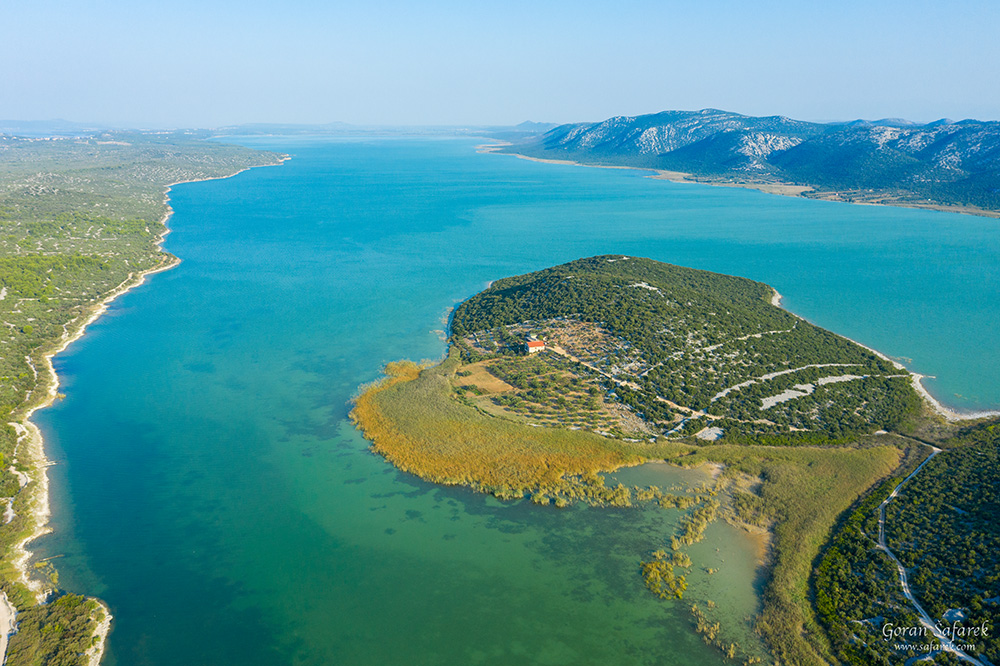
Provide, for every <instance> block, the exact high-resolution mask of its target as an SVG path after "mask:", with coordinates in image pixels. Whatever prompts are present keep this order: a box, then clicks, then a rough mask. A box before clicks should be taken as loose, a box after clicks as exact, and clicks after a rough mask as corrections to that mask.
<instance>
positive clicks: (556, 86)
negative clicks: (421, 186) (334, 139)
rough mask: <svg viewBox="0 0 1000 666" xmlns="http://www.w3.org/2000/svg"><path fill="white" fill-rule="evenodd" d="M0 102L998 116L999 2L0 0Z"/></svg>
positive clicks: (213, 114) (331, 111)
mask: <svg viewBox="0 0 1000 666" xmlns="http://www.w3.org/2000/svg"><path fill="white" fill-rule="evenodd" d="M0 20H2V21H3V23H4V25H5V27H7V34H6V35H5V39H4V40H3V42H2V43H0V57H2V59H3V62H4V63H5V67H4V68H3V70H2V71H0V89H2V90H3V91H4V95H3V96H2V98H0V118H2V119H8V120H18V121H33V120H44V121H49V120H53V119H66V120H69V121H73V122H80V123H92V124H98V125H106V126H116V127H143V128H151V129H161V128H194V127H202V128H212V127H222V126H231V125H240V124H249V123H273V124H286V123H287V124H325V123H331V122H344V123H349V124H353V125H361V126H456V125H458V126H461V125H467V126H483V125H514V124H517V123H520V122H522V121H525V120H533V121H536V122H553V123H566V122H582V121H598V120H603V119H605V118H608V117H610V116H616V115H632V116H634V115H641V114H645V113H653V112H658V111H663V110H673V109H686V110H697V109H702V108H718V109H724V110H727V111H733V112H736V113H741V114H745V115H753V116H765V115H783V116H789V117H792V118H796V119H800V120H812V121H816V122H829V121H830V120H834V119H835V120H855V119H859V118H864V119H867V120H877V119H882V118H904V119H907V120H911V121H914V122H930V121H933V120H937V119H940V118H951V119H953V120H962V119H968V118H974V119H978V120H997V119H1000V42H998V40H996V39H995V36H994V34H993V33H994V26H996V25H998V24H1000V6H997V5H996V4H995V3H991V2H987V1H985V0H959V1H958V2H954V3H950V4H949V5H948V6H941V5H940V3H934V2H930V1H928V0H922V1H921V0H915V1H910V2H902V1H901V0H886V1H885V2H881V3H878V5H877V6H874V7H872V6H868V5H867V4H865V3H861V2H855V1H853V0H848V1H847V2H844V3H839V4H838V5H836V6H822V7H816V6H802V4H801V3H796V2H794V1H793V0H776V1H774V2H770V3H768V4H767V5H766V6H758V5H756V4H747V3H740V2H736V1H735V0H708V1H706V2H704V3H698V4H696V5H695V4H691V3H680V2H669V1H668V2H652V1H651V0H625V1H624V2H618V3H615V4H611V3H609V2H604V1H600V0H598V1H591V2H586V1H581V2H574V3H569V2H565V1H563V0H559V1H556V2H552V3H547V4H545V5H544V6H538V5H535V4H531V3H527V2H523V1H522V0H515V1H512V2H505V3H503V4H500V3H486V4H477V5H474V6H469V5H466V4H459V3H457V2H453V1H451V0H448V1H436V2H430V3H427V4H424V5H420V6H411V5H409V4H407V3H404V2H393V1H382V2H376V3H374V4H367V5H365V7H363V8H362V7H360V6H351V5H343V6H341V5H338V4H335V3H321V2H318V1H314V0H296V1H294V2H292V3H290V4H289V3H286V4H283V5H282V6H281V7H277V6H274V5H272V4H270V3H265V2H260V1H257V0H249V1H248V2H243V3H239V4H237V3H232V2H210V3H205V2H194V1H193V0H178V2H175V3H172V4H171V5H169V8H166V7H161V6H159V5H155V4H153V3H149V2H138V3H125V2H121V1H120V0H99V1H98V2H96V3H91V4H89V5H87V6H77V7H65V6H58V7H57V6H56V5H54V4H50V5H44V4H39V3H32V2H27V1H25V0H12V1H9V2H7V3H4V4H3V6H2V7H0Z"/></svg>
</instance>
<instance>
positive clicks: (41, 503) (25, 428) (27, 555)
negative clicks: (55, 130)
mask: <svg viewBox="0 0 1000 666" xmlns="http://www.w3.org/2000/svg"><path fill="white" fill-rule="evenodd" d="M288 159H291V158H290V156H288V155H282V156H281V157H280V158H279V159H278V161H277V162H276V163H273V164H260V165H255V166H252V167H246V168H244V169H240V170H238V171H235V172H233V173H231V174H227V175H225V176H214V177H210V178H192V179H189V180H181V181H177V182H174V183H170V184H169V185H167V186H166V189H165V191H164V195H163V202H164V205H166V207H167V210H166V212H165V213H164V214H163V218H162V219H161V220H160V222H161V224H162V225H163V231H162V232H161V233H160V234H159V235H158V236H157V237H156V239H155V240H154V242H153V244H154V245H155V246H156V247H157V250H158V252H159V253H161V262H160V264H159V265H157V266H154V267H153V268H150V269H149V270H146V271H140V272H139V273H130V274H129V276H128V277H127V278H126V279H125V280H124V281H123V282H122V283H121V284H119V285H118V286H117V287H115V288H114V289H113V290H111V292H109V293H108V294H107V295H105V296H104V297H103V298H102V299H101V300H100V301H99V302H97V303H95V304H92V305H90V306H88V307H87V308H86V309H85V310H84V312H83V313H82V314H80V315H79V316H78V317H77V318H76V319H73V320H72V321H70V322H69V323H67V324H66V325H65V326H63V334H62V337H60V338H59V340H58V341H57V342H56V343H55V346H54V347H52V348H50V349H49V350H48V351H43V352H42V356H41V360H42V364H43V366H44V367H43V371H44V374H45V377H44V379H43V381H42V385H43V388H44V394H43V395H44V397H43V398H41V399H40V400H33V403H29V406H28V407H27V408H26V410H25V411H24V412H23V414H22V416H21V417H20V418H19V419H17V421H15V422H11V425H12V426H13V427H14V428H15V429H16V430H17V433H18V439H17V444H16V446H15V450H14V462H18V461H19V460H21V459H22V456H23V458H24V460H23V462H24V463H26V466H27V467H28V468H29V474H28V475H29V478H30V477H32V476H34V477H35V478H33V479H32V480H33V481H35V482H36V483H35V484H34V487H31V486H32V484H31V483H30V482H29V483H28V484H27V485H26V486H25V488H26V489H27V490H22V492H28V493H29V495H28V497H27V500H26V507H27V509H28V512H29V514H30V515H29V516H28V518H29V519H30V520H31V521H32V522H33V523H34V527H33V529H32V531H31V533H30V534H29V535H28V536H26V537H25V538H24V539H22V540H21V541H20V542H18V543H17V544H15V545H14V546H13V548H12V553H13V557H12V561H13V564H14V568H15V570H16V571H17V573H18V580H19V581H20V582H21V583H22V584H24V585H25V586H26V587H27V588H28V589H29V590H31V591H32V592H33V593H34V594H35V600H36V601H37V602H38V603H42V602H44V601H45V599H46V598H47V597H48V596H49V594H51V593H52V589H51V588H50V587H49V586H48V585H47V584H45V583H43V582H42V581H40V580H38V579H34V578H32V577H31V576H30V575H29V569H28V561H29V560H30V559H31V556H32V552H31V551H30V550H28V544H30V543H31V542H32V541H34V540H35V539H37V538H38V537H40V536H43V535H45V534H48V533H49V532H51V531H52V528H51V527H50V526H49V524H48V521H49V516H50V515H51V508H50V506H49V475H48V467H49V466H50V465H52V464H53V463H52V462H51V461H50V460H49V459H48V458H47V457H46V456H45V446H44V440H43V438H42V433H41V430H39V428H38V426H37V425H35V424H34V423H33V422H32V421H31V417H32V415H33V414H34V413H35V412H36V411H38V410H40V409H45V408H46V407H48V406H50V405H51V404H52V403H53V402H54V401H55V399H56V396H57V394H58V388H59V376H58V375H57V374H56V371H55V367H54V366H53V365H52V358H53V357H54V356H56V355H57V354H59V353H60V352H62V351H64V350H65V349H66V348H67V347H69V345H71V344H72V343H73V342H75V341H76V340H79V339H80V338H81V337H83V335H84V333H85V332H86V329H87V326H89V325H90V324H92V323H93V322H95V321H96V320H97V319H98V318H100V317H101V315H103V314H104V313H105V312H107V310H108V306H109V305H110V304H111V303H112V302H113V301H114V300H115V299H117V298H118V297H119V296H121V295H123V294H125V293H127V292H128V291H130V290H132V289H134V288H136V287H138V286H140V285H142V284H143V283H145V281H146V277H147V276H149V275H153V274H155V273H161V272H163V271H167V270H170V269H171V268H174V267H175V266H177V265H178V264H180V263H181V260H180V259H178V258H177V257H174V256H173V255H170V254H168V253H166V252H164V250H163V242H164V240H165V239H166V237H167V235H169V234H170V228H169V227H168V226H167V222H168V221H169V220H170V217H171V216H172V215H173V214H174V210H173V208H171V207H170V191H171V190H172V189H173V187H174V186H176V185H181V184H183V183H195V182H202V181H206V180H223V179H226V178H232V177H233V176H236V175H239V174H241V173H243V172H244V171H247V170H249V169H253V168H257V167H264V166H280V165H281V164H283V163H284V162H285V161H286V160H288ZM29 364H30V365H31V367H32V369H33V370H35V371H36V372H37V369H36V368H35V359H29ZM31 396H32V398H34V392H33V393H32V394H31ZM22 443H23V444H24V445H25V446H23V447H22V446H21V445H22ZM4 598H5V599H6V596H5V597H4ZM89 599H90V600H92V601H95V602H97V603H98V604H99V605H100V606H101V607H102V608H103V609H104V619H103V620H102V621H101V622H100V623H99V624H98V626H97V628H96V629H95V631H94V638H96V639H97V640H96V641H95V643H94V645H93V646H91V648H90V650H89V651H88V654H89V655H90V657H89V658H90V664H91V665H92V666H97V664H99V663H100V659H101V658H103V655H104V648H105V642H106V641H107V636H108V633H109V632H110V629H111V619H112V616H111V611H110V609H109V608H108V607H107V605H106V604H105V603H104V602H103V601H101V600H100V599H96V598H94V597H89ZM11 608H13V606H11ZM15 613H16V609H15ZM0 619H2V618H0ZM10 621H11V622H15V623H16V616H15V617H12V618H11V620H10ZM4 648H5V649H4V652H2V653H0V664H2V663H4V661H6V645H4ZM95 659H96V661H95Z"/></svg>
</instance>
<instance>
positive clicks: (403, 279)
mask: <svg viewBox="0 0 1000 666" xmlns="http://www.w3.org/2000/svg"><path fill="white" fill-rule="evenodd" d="M239 141H240V142H242V143H246V144H247V145H252V146H254V147H261V148H268V149H273V150H278V151H281V152H287V153H290V154H291V155H292V159H291V160H290V161H288V162H286V163H285V164H284V165H282V166H280V167H270V168H261V169H253V170H250V171H247V172H244V173H242V174H240V175H238V176H236V177H234V178H231V179H227V180H220V181H210V182H201V183H190V184H185V185H180V186H177V187H175V188H174V190H173V192H172V194H171V201H172V205H173V207H174V209H175V211H176V212H175V215H174V217H173V218H172V219H171V223H170V224H171V227H172V229H173V233H172V234H171V235H170V236H169V237H168V239H167V243H166V247H167V249H168V250H170V251H171V252H173V253H174V254H176V255H177V256H179V257H181V259H182V260H183V263H181V264H180V265H179V266H178V267H177V268H175V269H174V270H172V271H169V272H166V273H163V274H158V275H155V276H153V277H152V278H151V279H150V280H148V281H147V283H146V284H145V285H143V286H142V287H140V288H138V289H135V290H133V291H132V292H130V293H129V294H127V295H125V296H124V297H122V298H121V299H119V300H118V301H116V302H115V304H114V305H113V306H112V308H111V309H110V311H109V313H108V315H107V316H105V317H104V318H102V319H100V320H99V321H98V322H96V323H95V324H93V325H92V326H91V327H90V329H89V330H88V333H87V335H86V336H85V337H84V338H83V339H81V340H79V341H78V342H76V343H74V345H73V346H72V347H71V348H70V349H69V350H67V352H66V353H64V354H62V355H60V356H59V357H57V358H56V368H57V371H58V373H59V375H60V378H61V380H62V382H63V389H61V390H62V391H63V392H65V393H66V394H67V397H66V399H65V400H62V401H59V402H58V403H57V404H56V405H54V406H53V407H52V408H50V409H47V410H44V411H42V412H39V413H38V414H37V421H38V422H39V425H40V426H41V427H42V429H43V433H44V435H45V438H46V445H47V447H48V451H49V455H50V457H51V458H53V459H54V460H56V461H57V463H58V464H57V465H56V466H55V467H53V468H52V469H51V470H50V475H51V478H52V504H53V517H52V525H53V527H54V529H55V531H54V533H53V534H52V535H50V536H47V537H45V538H43V539H42V540H40V541H39V542H37V545H38V547H39V548H38V550H39V555H40V556H53V555H61V556H62V557H61V558H60V559H59V560H58V565H59V570H60V574H61V581H60V582H61V585H62V586H63V587H65V588H66V589H68V590H71V591H77V592H83V593H87V594H94V595H97V596H100V597H102V598H104V599H105V600H107V601H108V603H109V604H110V605H111V607H112V610H113V612H114V613H115V616H116V620H115V628H114V632H113V633H112V636H111V640H110V642H109V649H110V657H109V662H108V663H111V664H121V665H125V664H129V665H131V664H156V665H160V664H332V663H358V664H452V663H462V664H477V663H481V664H506V663H538V664H565V663H598V662H605V663H607V662H610V663H620V664H629V663H633V664H712V663H721V658H720V657H719V656H718V655H717V654H715V653H713V652H712V651H710V650H709V649H708V648H706V647H705V646H704V644H703V643H702V642H701V640H700V638H698V636H697V635H695V634H694V632H693V631H692V629H691V622H690V619H689V614H688V610H687V606H686V605H685V604H682V603H664V602H661V601H659V600H656V599H654V598H652V595H650V594H649V593H648V592H646V590H645V589H644V588H643V586H642V581H641V578H640V577H639V575H638V563H639V561H640V558H642V557H643V556H646V555H647V554H648V552H649V551H650V550H652V549H655V548H658V547H660V546H661V545H662V544H663V543H664V542H667V541H669V535H670V531H671V529H672V526H673V524H674V521H675V520H676V516H675V515H674V514H673V513H672V512H666V511H641V510H610V509H601V510H595V509H585V508H582V507H576V508H573V509H571V510H568V511H558V510H556V509H545V508H539V507H535V506H532V505H530V504H526V503H501V502H497V501H495V500H492V499H490V498H486V497H483V496H480V495H476V494H473V493H471V492H467V491H464V490H461V489H448V488H441V487H436V486H431V485H429V484H425V483H423V482H421V481H419V480H417V479H414V478H413V477H410V476H408V475H404V474H400V473H398V472H397V471H395V470H394V469H393V468H392V467H391V466H389V465H388V464H386V463H385V462H384V461H383V460H381V459H380V458H378V457H376V456H374V455H372V454H371V453H369V452H368V450H367V445H366V443H365V441H364V440H363V439H362V438H361V437H359V436H358V434H357V433H356V432H355V431H354V430H353V428H352V427H351V425H350V424H349V422H348V421H347V420H346V417H347V411H348V409H349V405H348V401H349V399H350V397H351V396H352V395H353V394H354V392H355V391H356V389H357V387H358V386H359V385H360V384H362V383H364V382H367V381H371V380H373V379H376V378H377V376H378V371H379V368H380V367H381V365H383V364H384V363H385V362H387V361H390V360H394V359H398V358H411V359H422V358H439V357H441V355H442V354H443V352H444V340H443V329H444V328H445V325H446V318H447V314H448V312H449V310H450V308H451V307H452V306H453V305H454V304H455V303H457V302H459V301H460V300H462V299H464V298H467V297H468V296H470V295H471V294H473V293H475V292H476V291H478V290H480V289H482V288H483V287H484V286H485V285H486V284H487V283H488V282H489V281H490V280H494V279H497V278H499V277H503V276H506V275H512V274H517V273H524V272H527V271H531V270H537V269H539V268H543V267H546V266H550V265H553V264H557V263H561V262H564V261H569V260H572V259H576V258H579V257H583V256H589V255H594V254H607V253H620V254H625V255H635V256H648V257H652V258H654V259H658V260H662V261H669V262H671V263H676V264H681V265H685V266H692V267H696V268H705V269H708V270H714V271H719V272H724V273H730V274H735V275H742V276H746V277H750V278H753V279H757V280H761V281H764V282H768V283H769V284H771V285H773V286H774V287H776V288H777V289H778V290H779V291H780V292H781V293H782V295H783V296H784V297H785V300H784V305H785V306H786V307H787V308H788V309H790V310H792V311H793V312H796V313H797V314H800V315H802V316H804V317H806V318H808V319H809V320H811V321H813V322H815V323H817V324H819V325H821V326H824V327H826V328H830V329H832V330H834V331H836V332H838V333H842V334H844V335H848V336H849V337H852V338H854V339H856V340H858V341H860V342H862V343H864V344H868V345H870V346H872V347H875V348H877V349H879V350H881V351H883V352H885V353H887V354H889V355H891V356H894V357H898V358H905V362H906V363H907V365H908V366H909V367H910V368H911V369H913V370H915V371H918V372H922V373H924V374H930V375H936V379H934V380H930V381H929V383H928V387H929V388H930V389H931V390H932V392H933V393H934V394H935V395H936V396H938V397H939V398H940V399H941V400H942V401H943V402H945V403H946V404H948V405H950V406H952V407H955V408H959V409H965V410H979V409H992V408H997V407H1000V384H998V383H997V382H996V381H995V379H996V377H997V376H998V370H1000V351H998V345H997V344H996V342H997V339H996V333H995V331H996V330H998V328H1000V298H997V296H998V295H1000V294H998V291H1000V287H998V280H997V277H998V267H1000V238H998V233H997V229H998V226H997V225H998V223H997V221H995V220H989V219H982V218H974V217H969V216H961V215H954V214H946V213H934V212H928V211H915V210H906V209H894V208H878V207H862V206H851V205H847V204H837V203H827V202H814V201H805V200H800V199H791V198H785V197H779V196H773V195H766V194H762V193H759V192H755V191H750V190H740V189H730V188H714V187H707V186H701V185H693V184H675V183H667V182H663V181H654V180H651V179H649V178H647V177H646V174H645V173H644V172H639V171H627V170H606V169H591V168H584V167H573V166H561V165H549V164H539V163H535V162H529V161H525V160H519V159H516V158H513V157H510V156H503V155H490V154H478V153H476V151H475V150H474V146H475V144H476V141H474V140H470V139H468V138H455V139H419V138H406V139H400V138H394V139H389V138H377V137H370V138H361V139H357V138H356V139H350V140H345V139H330V138H320V137H295V138H292V137H268V138H241V139H239ZM678 473H679V474H681V473H680V472H678ZM679 479H680V477H679ZM716 548H718V549H719V551H718V554H717V555H716V554H715V553H716V551H715V549H716ZM702 550H703V551H704V553H703V557H704V558H706V559H710V558H715V557H717V558H718V561H717V562H716V564H718V565H719V567H721V568H720V571H722V572H723V573H722V575H721V576H719V577H718V578H716V579H714V580H715V581H721V582H713V579H710V578H708V577H706V576H704V575H702V574H700V573H698V572H697V571H696V572H695V573H693V574H692V578H693V580H692V594H693V595H694V597H697V598H713V597H714V598H716V599H718V600H720V601H723V600H724V605H725V608H726V610H727V613H728V615H729V616H730V618H731V623H730V624H731V625H732V626H733V627H734V629H733V630H732V631H733V632H734V633H733V634H732V635H733V637H734V638H740V639H742V640H745V641H752V640H753V639H752V636H751V635H750V633H749V631H748V630H747V627H748V625H747V623H746V618H747V617H748V616H749V615H752V613H753V612H754V611H755V609H756V603H757V602H756V597H755V594H754V593H755V580H756V579H755V575H754V572H755V566H756V563H755V556H756V551H755V545H754V544H753V543H752V542H751V541H750V540H748V539H745V538H743V537H742V536H741V535H740V534H739V533H737V532H736V531H734V530H731V528H728V526H725V525H717V526H713V527H712V528H710V531H709V534H708V538H707V540H706V542H705V547H704V548H703V549H702ZM704 566H713V567H714V566H715V565H714V564H711V565H709V564H706V565H704ZM757 582H759V581H757ZM713 586H714V587H713Z"/></svg>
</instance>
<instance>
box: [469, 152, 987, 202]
mask: <svg viewBox="0 0 1000 666" xmlns="http://www.w3.org/2000/svg"><path fill="white" fill-rule="evenodd" d="M510 145H513V144H511V143H510V142H506V141H504V142H499V143H494V144H483V145H480V146H476V152H479V153H499V151H500V149H501V148H505V147H507V146H510ZM499 154H501V155H512V156H514V157H517V158H520V159H522V160H528V161H530V162H541V163H543V164H563V165H568V166H582V167H591V168H595V169H635V170H637V171H651V172H653V174H652V175H651V176H649V177H650V178H652V179H654V180H668V181H670V182H672V183H688V184H694V185H711V186H713V187H741V188H743V189H747V190H757V191H759V192H765V193H767V194H780V195H781V196H786V197H798V198H802V199H812V200H814V201H834V202H839V203H851V204H855V205H861V206H893V207H895V208H914V209H918V210H934V211H939V212H943V213H958V214H961V215H976V216H978V217H990V218H994V219H996V218H1000V211H995V210H987V209H985V208H978V207H976V206H964V205H958V204H955V205H949V204H942V203H922V202H916V201H893V200H888V198H889V195H870V194H869V193H867V192H858V193H857V195H855V194H853V193H851V192H840V191H818V190H816V188H814V187H812V186H811V185H796V184H794V183H786V182H781V181H775V182H753V181H747V182H736V181H726V180H713V179H710V178H700V177H698V176H696V175H694V174H691V173H685V172H683V171H668V170H665V169H655V168H652V167H632V166H615V165H609V164H587V163H585V162H577V161H574V160H556V159H547V158H542V157H529V156H528V155H522V154H520V153H499ZM807 193H808V195H809V196H807ZM864 196H869V197H870V198H868V199H866V198H864Z"/></svg>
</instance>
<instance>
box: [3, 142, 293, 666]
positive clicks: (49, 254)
mask: <svg viewBox="0 0 1000 666" xmlns="http://www.w3.org/2000/svg"><path fill="white" fill-rule="evenodd" d="M209 136H210V135H209V133H207V132H155V133H153V132H100V133H92V134H87V135H81V136H72V137H45V138H25V137H15V136H5V135H0V314H2V321H3V328H2V329H0V345H3V346H2V348H0V349H2V351H0V411H2V415H3V419H2V425H0V502H2V503H3V504H4V507H5V510H4V515H3V520H2V524H0V548H2V552H3V557H2V561H0V590H2V595H0V616H2V617H0V625H3V626H0V631H2V632H3V634H4V640H3V641H0V647H3V648H6V653H5V654H6V662H5V663H6V664H9V665H10V666H22V665H27V664H59V665H60V666H70V665H76V664H80V665H82V664H97V663H98V662H99V661H100V659H101V657H102V654H103V650H104V640H105V637H106V635H107V632H108V630H109V628H110V622H111V617H110V611H109V609H108V608H107V607H106V606H105V605H104V604H103V603H102V602H100V601H99V600H96V599H88V598H84V597H81V596H79V595H75V594H66V593H65V592H63V591H62V590H61V589H60V588H59V580H58V574H57V571H56V569H55V568H54V567H53V566H52V564H51V563H50V562H34V561H33V560H32V557H31V553H30V552H29V551H28V550H27V548H28V545H29V542H30V541H31V540H32V539H33V538H35V537H37V536H39V535H40V534H43V533H45V531H47V529H48V528H47V525H46V523H47V518H48V482H47V479H46V474H45V467H46V464H47V461H46V459H45V453H44V448H43V443H42V441H41V436H40V433H39V432H38V429H37V428H36V427H35V426H34V425H33V424H32V423H31V422H30V421H29V420H28V419H29V417H30V416H31V414H32V412H34V411H35V410H36V409H39V408H41V407H44V406H46V405H48V404H49V403H51V401H52V400H53V399H56V398H57V397H58V394H57V386H58V380H57V378H56V377H55V373H54V371H53V368H52V364H51V357H52V356H53V355H54V354H55V353H57V352H58V351H60V350H61V349H63V348H64V347H65V346H66V345H67V344H69V343H70V342H71V341H72V340H74V339H75V338H77V337H79V336H80V335H81V334H82V333H83V329H84V328H85V327H86V325H87V324H88V323H89V322H90V321H92V320H93V319H94V318H96V317H97V316H99V314H100V313H101V312H103V310H104V307H105V306H106V305H107V304H108V303H109V302H110V301H111V300H113V299H114V298H115V297H116V296H118V295H119V294H121V293H124V292H125V291H127V290H128V289H130V288H131V287H133V286H135V285H137V284H140V283H141V282H142V281H143V279H144V276H145V275H147V274H149V273H152V272H155V271H158V270H163V269H166V268H169V267H171V266H173V265H174V264H175V263H177V261H178V260H177V258H176V257H173V256H172V255H170V254H168V253H165V252H163V251H162V250H161V249H160V243H161V241H162V240H163V237H164V235H165V234H166V233H167V226H166V223H167V219H168V217H169V214H170V207H169V205H168V200H167V192H168V190H169V187H170V186H171V185H173V184H177V183H181V182H187V181H194V180H206V179H212V178H225V177H228V176H232V175H234V174H236V173H238V172H240V171H242V170H244V169H247V168H250V167H254V166H263V165H269V164H278V163H280V162H281V160H282V159H283V156H280V155H276V154H274V153H268V152H262V151H256V150H251V149H248V148H243V147H240V146H231V145H226V144H223V143H218V142H215V141H206V139H207V138H209ZM7 634H11V635H10V638H9V642H8V641H7V640H6V635H7ZM0 660H2V656H0Z"/></svg>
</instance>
